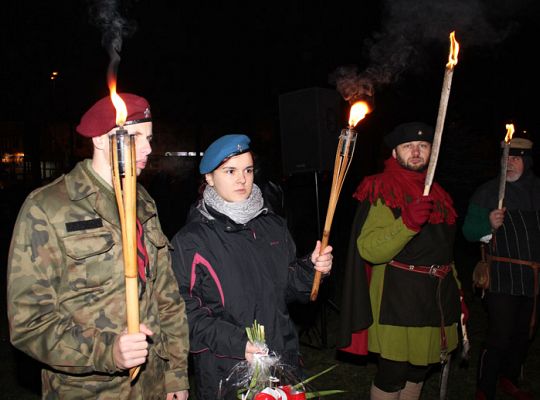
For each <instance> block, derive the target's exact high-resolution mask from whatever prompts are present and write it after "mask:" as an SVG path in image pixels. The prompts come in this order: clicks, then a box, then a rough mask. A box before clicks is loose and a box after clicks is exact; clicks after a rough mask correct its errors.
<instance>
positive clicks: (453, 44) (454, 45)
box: [446, 31, 459, 68]
mask: <svg viewBox="0 0 540 400" xmlns="http://www.w3.org/2000/svg"><path fill="white" fill-rule="evenodd" d="M458 53H459V43H458V41H457V40H456V31H453V32H452V33H451V34H450V54H448V64H446V67H447V68H454V67H455V66H456V64H457V56H458Z"/></svg>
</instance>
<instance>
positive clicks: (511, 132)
mask: <svg viewBox="0 0 540 400" xmlns="http://www.w3.org/2000/svg"><path fill="white" fill-rule="evenodd" d="M512 136H514V124H506V136H505V137H504V142H505V143H510V141H511V140H512Z"/></svg>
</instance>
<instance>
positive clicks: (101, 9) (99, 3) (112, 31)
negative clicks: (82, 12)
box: [88, 0, 137, 53]
mask: <svg viewBox="0 0 540 400" xmlns="http://www.w3.org/2000/svg"><path fill="white" fill-rule="evenodd" d="M119 4H120V2H119V0H88V11H89V15H90V22H91V23H92V24H93V25H95V26H96V27H97V28H98V29H99V30H100V31H101V44H102V45H103V47H105V48H106V49H107V50H108V51H110V50H114V51H116V52H117V53H120V52H121V51H122V42H123V38H125V37H129V36H131V35H132V34H133V33H134V32H135V30H136V29H137V25H136V23H135V22H134V21H128V20H127V19H126V18H125V17H123V16H122V15H121V14H120V11H119Z"/></svg>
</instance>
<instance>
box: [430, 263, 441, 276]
mask: <svg viewBox="0 0 540 400" xmlns="http://www.w3.org/2000/svg"><path fill="white" fill-rule="evenodd" d="M438 269H439V265H437V264H432V265H431V267H429V276H435V277H436V275H435V273H436V272H437V270H438Z"/></svg>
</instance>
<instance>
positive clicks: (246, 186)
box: [205, 152, 253, 203]
mask: <svg viewBox="0 0 540 400" xmlns="http://www.w3.org/2000/svg"><path fill="white" fill-rule="evenodd" d="M205 178H206V182H207V183H208V184H209V185H210V186H213V187H214V189H216V192H217V193H218V194H219V195H220V196H221V197H222V198H223V200H225V201H228V202H230V203H234V202H238V201H243V200H246V199H247V198H248V197H249V195H250V194H251V190H252V189H253V157H252V156H251V153H250V152H247V153H242V154H239V155H237V156H234V157H231V158H229V159H228V160H227V161H226V162H225V163H223V164H221V165H220V166H219V167H217V168H216V169H215V170H213V171H212V172H210V173H209V174H206V175H205Z"/></svg>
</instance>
